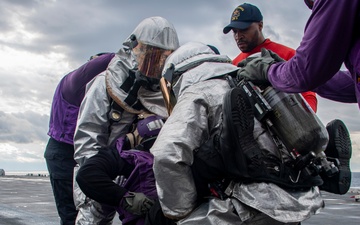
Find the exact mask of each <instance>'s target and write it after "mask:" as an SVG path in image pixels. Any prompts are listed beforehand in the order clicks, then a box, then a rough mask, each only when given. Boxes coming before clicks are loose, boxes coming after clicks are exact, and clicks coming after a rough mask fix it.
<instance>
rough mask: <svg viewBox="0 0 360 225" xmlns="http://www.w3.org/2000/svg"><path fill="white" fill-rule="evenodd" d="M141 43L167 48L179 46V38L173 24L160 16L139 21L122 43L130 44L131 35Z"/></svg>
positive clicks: (172, 48) (173, 48)
mask: <svg viewBox="0 0 360 225" xmlns="http://www.w3.org/2000/svg"><path fill="white" fill-rule="evenodd" d="M132 35H135V37H136V40H138V41H140V42H141V43H143V44H147V45H151V46H154V47H159V48H163V49H167V50H175V49H177V48H178V47H179V39H178V36H177V33H176V30H175V28H174V26H173V25H172V24H171V23H170V22H169V21H167V20H166V19H164V18H162V17H150V18H146V19H144V20H143V21H141V22H140V23H139V25H138V26H137V27H136V28H135V30H134V31H133V32H132V33H131V34H130V35H129V37H128V38H127V39H126V40H125V41H124V43H123V45H125V46H127V47H130V46H131V42H132V41H131V36H132Z"/></svg>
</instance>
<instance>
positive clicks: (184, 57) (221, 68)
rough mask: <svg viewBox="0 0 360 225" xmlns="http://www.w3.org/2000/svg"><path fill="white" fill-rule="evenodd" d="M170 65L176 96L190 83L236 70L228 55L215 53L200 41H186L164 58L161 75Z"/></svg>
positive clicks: (163, 74) (164, 73)
mask: <svg viewBox="0 0 360 225" xmlns="http://www.w3.org/2000/svg"><path fill="white" fill-rule="evenodd" d="M172 65H173V66H174V72H173V73H174V77H175V79H174V81H173V91H174V94H175V97H176V98H178V97H179V95H180V94H181V93H182V92H183V91H184V90H185V89H186V88H187V87H189V86H190V85H193V84H196V83H198V82H200V81H203V80H209V79H211V78H215V77H220V76H223V75H225V74H228V73H231V72H233V71H236V70H238V68H237V67H235V66H233V65H232V64H231V59H230V58H229V57H228V56H226V55H218V54H216V53H215V52H214V51H213V50H212V49H211V48H210V47H209V46H208V45H205V44H203V43H201V42H188V43H186V44H184V45H182V46H181V47H180V48H179V49H177V50H176V51H175V52H173V53H172V54H171V55H170V56H169V57H168V58H167V59H166V62H165V66H164V70H163V73H162V76H166V73H167V72H168V68H171V67H172Z"/></svg>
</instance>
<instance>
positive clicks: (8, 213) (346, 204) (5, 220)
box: [0, 176, 360, 225]
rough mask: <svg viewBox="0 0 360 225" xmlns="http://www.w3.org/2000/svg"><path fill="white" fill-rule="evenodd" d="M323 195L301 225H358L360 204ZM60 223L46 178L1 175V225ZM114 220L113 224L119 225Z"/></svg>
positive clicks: (47, 224) (348, 194) (348, 197)
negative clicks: (321, 204)
mask: <svg viewBox="0 0 360 225" xmlns="http://www.w3.org/2000/svg"><path fill="white" fill-rule="evenodd" d="M352 195H354V194H353V193H350V192H349V193H347V194H345V195H341V196H340V195H334V194H330V193H327V192H323V197H324V199H325V205H326V206H325V209H323V210H322V212H321V213H320V214H318V215H315V216H312V217H311V218H310V219H309V220H307V221H304V222H302V225H315V224H321V225H338V224H343V225H352V224H360V202H355V200H354V199H353V198H350V196H352ZM28 224H29V225H30V224H31V225H33V224H37V225H42V224H44V225H45V224H46V225H53V224H54V225H55V224H57V225H58V224H60V222H59V217H58V215H57V212H56V208H55V203H54V198H53V195H52V189H51V185H50V182H49V178H48V177H28V176H3V177H1V176H0V225H28ZM119 224H121V222H120V221H119V219H117V218H116V219H115V222H114V225H119Z"/></svg>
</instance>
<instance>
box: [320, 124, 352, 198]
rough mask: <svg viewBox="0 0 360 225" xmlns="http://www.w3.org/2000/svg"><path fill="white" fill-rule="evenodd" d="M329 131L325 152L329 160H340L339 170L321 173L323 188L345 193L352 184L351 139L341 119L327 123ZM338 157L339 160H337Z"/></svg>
mask: <svg viewBox="0 0 360 225" xmlns="http://www.w3.org/2000/svg"><path fill="white" fill-rule="evenodd" d="M326 129H327V132H328V133H329V143H328V145H327V147H326V150H325V154H326V156H327V158H328V160H329V161H337V160H338V161H339V162H340V165H338V169H339V172H338V173H336V174H335V175H334V176H331V177H328V176H326V175H324V174H323V175H321V178H322V179H323V181H324V184H323V185H322V186H320V189H321V190H324V191H327V192H330V193H334V194H340V195H343V194H345V193H347V192H348V190H349V188H350V185H351V170H350V158H351V153H352V148H351V140H350V135H349V132H348V130H347V128H346V126H345V124H344V123H343V122H342V121H341V120H338V119H336V120H333V121H331V122H329V123H328V124H327V125H326ZM336 159H337V160H336Z"/></svg>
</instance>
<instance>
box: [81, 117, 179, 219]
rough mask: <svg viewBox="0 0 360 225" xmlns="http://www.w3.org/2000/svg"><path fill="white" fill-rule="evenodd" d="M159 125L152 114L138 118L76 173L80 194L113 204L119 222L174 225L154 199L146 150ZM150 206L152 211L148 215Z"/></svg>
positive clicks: (150, 162)
mask: <svg viewBox="0 0 360 225" xmlns="http://www.w3.org/2000/svg"><path fill="white" fill-rule="evenodd" d="M162 124H163V119H161V118H160V117H159V116H155V115H151V116H148V117H147V118H145V119H141V120H139V121H138V123H137V126H136V127H137V128H136V129H135V131H134V132H131V133H129V134H127V135H126V136H124V137H123V138H119V139H118V140H117V142H116V148H108V149H103V150H101V151H99V152H98V153H97V154H96V155H94V156H92V157H91V158H89V159H88V160H87V161H86V162H85V163H84V164H83V165H82V166H81V167H80V169H79V171H78V173H77V176H76V181H77V183H78V185H79V187H80V188H81V190H82V191H83V193H84V194H85V195H86V196H88V197H90V198H91V199H93V200H95V201H97V202H99V203H101V204H106V205H108V206H113V207H114V208H115V209H116V211H117V212H118V214H119V219H120V220H121V221H122V224H123V225H129V224H130V225H143V224H154V225H155V224H157V225H160V224H169V225H170V224H175V223H174V222H172V221H171V220H170V219H167V218H165V217H164V216H163V214H162V212H161V209H160V205H159V203H158V201H157V199H158V198H157V193H156V187H155V178H154V173H153V170H152V165H153V156H152V154H151V153H150V152H149V147H150V146H151V145H152V144H153V142H154V140H155V138H156V135H157V133H158V132H159V130H160V129H161V126H162ZM150 128H151V129H150ZM133 137H135V139H133ZM129 148H132V149H131V150H124V149H129ZM150 209H151V213H152V214H151V215H148V212H149V210H150ZM145 221H146V222H145Z"/></svg>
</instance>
